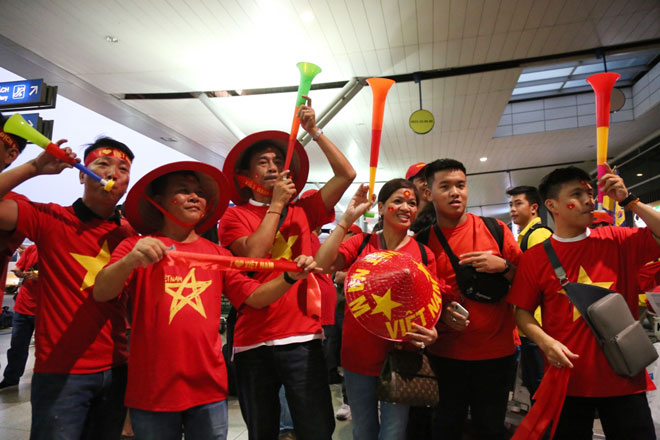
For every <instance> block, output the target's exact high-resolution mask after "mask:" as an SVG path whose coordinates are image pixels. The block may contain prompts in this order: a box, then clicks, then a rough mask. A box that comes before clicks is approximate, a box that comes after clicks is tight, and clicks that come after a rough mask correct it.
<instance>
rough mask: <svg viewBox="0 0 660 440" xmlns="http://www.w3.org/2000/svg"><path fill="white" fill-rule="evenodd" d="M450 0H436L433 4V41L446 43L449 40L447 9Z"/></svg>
mask: <svg viewBox="0 0 660 440" xmlns="http://www.w3.org/2000/svg"><path fill="white" fill-rule="evenodd" d="M450 3H451V1H450V0H436V1H434V2H433V41H435V42H436V43H437V42H439V41H447V40H448V39H449V37H448V35H449V8H450Z"/></svg>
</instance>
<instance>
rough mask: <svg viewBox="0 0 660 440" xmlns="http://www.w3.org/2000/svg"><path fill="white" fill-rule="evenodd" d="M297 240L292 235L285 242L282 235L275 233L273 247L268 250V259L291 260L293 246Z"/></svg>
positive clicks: (295, 236) (278, 232) (296, 237)
mask: <svg viewBox="0 0 660 440" xmlns="http://www.w3.org/2000/svg"><path fill="white" fill-rule="evenodd" d="M297 239H298V236H297V235H292V236H290V237H289V238H287V239H286V240H285V239H284V235H282V233H281V232H280V231H277V234H276V235H275V242H274V243H273V247H272V248H271V249H270V257H271V258H272V259H273V260H279V259H280V258H281V259H284V260H291V256H292V254H293V251H292V248H293V244H294V243H295V242H296V240H297Z"/></svg>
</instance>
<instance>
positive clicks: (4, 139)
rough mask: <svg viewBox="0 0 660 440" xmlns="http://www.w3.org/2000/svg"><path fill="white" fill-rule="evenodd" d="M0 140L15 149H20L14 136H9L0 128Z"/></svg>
mask: <svg viewBox="0 0 660 440" xmlns="http://www.w3.org/2000/svg"><path fill="white" fill-rule="evenodd" d="M0 141H2V142H3V143H4V144H5V145H6V146H8V147H9V148H16V149H17V150H20V148H18V143H17V142H16V141H15V140H14V138H12V137H11V136H9V135H8V134H7V133H5V132H4V131H2V130H1V129H0Z"/></svg>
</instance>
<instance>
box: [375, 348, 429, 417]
mask: <svg viewBox="0 0 660 440" xmlns="http://www.w3.org/2000/svg"><path fill="white" fill-rule="evenodd" d="M376 394H377V397H378V400H383V401H385V402H392V403H401V404H403V405H410V406H435V405H437V404H438V401H439V390H438V379H437V378H436V377H435V373H434V372H433V370H432V369H431V364H430V363H429V358H428V357H427V356H426V355H425V354H424V353H415V352H411V351H404V350H392V351H390V352H389V353H387V356H386V357H385V362H384V363H383V369H382V370H381V372H380V380H379V383H378V389H377V391H376Z"/></svg>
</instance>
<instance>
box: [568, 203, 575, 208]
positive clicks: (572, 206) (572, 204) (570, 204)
mask: <svg viewBox="0 0 660 440" xmlns="http://www.w3.org/2000/svg"><path fill="white" fill-rule="evenodd" d="M566 207H567V208H568V209H575V204H574V203H567V204H566Z"/></svg>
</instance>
